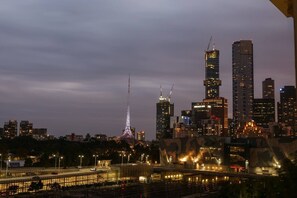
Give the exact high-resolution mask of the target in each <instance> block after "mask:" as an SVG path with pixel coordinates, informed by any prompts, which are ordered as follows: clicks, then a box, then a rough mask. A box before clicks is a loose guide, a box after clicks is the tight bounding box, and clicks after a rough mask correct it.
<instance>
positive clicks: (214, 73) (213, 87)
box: [204, 49, 221, 99]
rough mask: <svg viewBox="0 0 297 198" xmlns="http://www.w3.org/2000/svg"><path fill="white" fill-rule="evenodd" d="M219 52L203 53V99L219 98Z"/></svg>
mask: <svg viewBox="0 0 297 198" xmlns="http://www.w3.org/2000/svg"><path fill="white" fill-rule="evenodd" d="M219 57H220V52H219V50H216V49H213V50H210V51H206V52H205V80H204V86H205V98H206V99H207V98H217V97H219V96H220V89H219V88H220V86H221V80H220V79H219V77H220V76H219Z"/></svg>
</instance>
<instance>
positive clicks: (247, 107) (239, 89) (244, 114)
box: [232, 40, 254, 127]
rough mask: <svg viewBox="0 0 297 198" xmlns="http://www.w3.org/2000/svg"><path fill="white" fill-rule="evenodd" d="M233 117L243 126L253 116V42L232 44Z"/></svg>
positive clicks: (246, 41)
mask: <svg viewBox="0 0 297 198" xmlns="http://www.w3.org/2000/svg"><path fill="white" fill-rule="evenodd" d="M232 79H233V83H232V85H233V119H234V123H235V126H236V127H238V126H240V125H241V126H242V125H243V124H244V123H245V122H246V121H248V120H250V119H251V118H252V114H253V99H254V64H253V43H252V41H250V40H240V41H235V42H234V43H233V45H232Z"/></svg>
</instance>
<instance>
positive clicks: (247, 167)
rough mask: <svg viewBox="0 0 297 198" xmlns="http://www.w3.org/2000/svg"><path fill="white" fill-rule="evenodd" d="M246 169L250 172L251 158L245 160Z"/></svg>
mask: <svg viewBox="0 0 297 198" xmlns="http://www.w3.org/2000/svg"><path fill="white" fill-rule="evenodd" d="M245 169H246V171H247V172H249V160H245Z"/></svg>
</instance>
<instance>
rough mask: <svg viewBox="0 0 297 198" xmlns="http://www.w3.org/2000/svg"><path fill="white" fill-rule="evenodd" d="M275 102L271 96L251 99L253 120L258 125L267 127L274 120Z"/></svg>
mask: <svg viewBox="0 0 297 198" xmlns="http://www.w3.org/2000/svg"><path fill="white" fill-rule="evenodd" d="M274 106H275V103H274V99H272V98H257V99H256V98H255V99H254V101H253V120H254V121H255V122H256V123H257V125H258V126H259V127H262V128H266V129H268V128H269V123H270V122H275V107H274Z"/></svg>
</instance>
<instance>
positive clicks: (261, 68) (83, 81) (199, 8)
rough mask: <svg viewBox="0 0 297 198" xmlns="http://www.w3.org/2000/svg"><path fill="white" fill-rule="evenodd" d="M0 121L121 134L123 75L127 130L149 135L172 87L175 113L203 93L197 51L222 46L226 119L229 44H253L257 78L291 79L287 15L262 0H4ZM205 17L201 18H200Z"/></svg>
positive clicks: (55, 131) (54, 131)
mask: <svg viewBox="0 0 297 198" xmlns="http://www.w3.org/2000/svg"><path fill="white" fill-rule="evenodd" d="M0 15H1V17H0V38H1V39H0V46H1V53H0V75H1V76H0V83H1V86H0V93H1V96H2V97H1V98H0V111H1V114H0V123H4V122H6V121H8V120H10V119H15V120H19V121H20V120H29V121H30V122H33V123H34V125H35V126H37V127H46V128H48V133H49V134H51V135H55V136H64V135H66V134H70V133H72V132H74V133H77V134H87V133H90V134H98V133H106V134H107V135H109V136H113V135H118V136H119V135H121V132H122V130H123V129H124V128H125V119H126V111H127V106H126V103H127V101H126V90H127V88H126V82H127V78H128V75H129V73H130V74H131V102H130V106H131V126H132V127H135V128H136V131H141V130H144V131H145V132H146V139H154V138H155V135H156V130H155V128H156V126H155V123H156V120H155V119H156V118H155V115H156V109H155V104H156V102H157V101H158V97H159V88H160V85H162V86H163V92H164V95H166V94H167V93H168V94H169V91H170V87H171V85H172V84H174V90H173V94H172V97H171V98H172V99H171V102H172V103H174V105H175V115H180V112H181V110H187V109H190V108H191V102H194V101H202V99H203V98H204V96H205V93H204V92H205V88H204V86H203V80H204V79H205V67H204V53H205V50H206V48H207V44H208V41H209V38H210V37H211V36H212V37H213V42H214V43H215V46H216V49H218V50H220V80H222V85H221V86H220V96H222V97H225V98H226V99H228V106H229V117H231V116H232V113H231V112H232V108H231V107H232V43H233V42H234V41H237V40H241V39H243V40H252V42H253V44H254V80H255V82H254V84H255V93H254V95H255V98H259V97H261V94H262V92H261V90H262V86H261V85H262V81H263V80H265V79H266V78H272V79H273V80H275V90H276V91H275V97H276V101H279V89H280V88H282V87H284V86H285V85H294V84H295V77H294V63H293V61H294V57H293V53H294V50H293V21H292V19H290V18H289V19H288V18H285V17H284V16H283V15H282V13H280V12H279V11H278V10H277V8H275V7H274V5H273V4H271V2H270V1H268V0H267V1H260V2H259V1H257V0H251V1H248V2H238V1H236V0H228V1H217V0H210V1H207V2H204V3H203V4H201V2H199V1H194V0H190V1H187V3H184V2H179V1H169V0H166V1H162V2H160V1H141V2H139V1H135V0H125V1H117V2H114V1H100V2H96V1H90V2H89V3H88V4H86V3H85V2H82V1H66V0H65V1H43V2H35V1H29V0H28V1H24V2H18V1H9V2H5V3H3V4H2V5H1V7H0ZM206 19H207V20H206Z"/></svg>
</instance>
